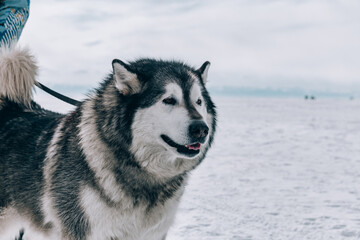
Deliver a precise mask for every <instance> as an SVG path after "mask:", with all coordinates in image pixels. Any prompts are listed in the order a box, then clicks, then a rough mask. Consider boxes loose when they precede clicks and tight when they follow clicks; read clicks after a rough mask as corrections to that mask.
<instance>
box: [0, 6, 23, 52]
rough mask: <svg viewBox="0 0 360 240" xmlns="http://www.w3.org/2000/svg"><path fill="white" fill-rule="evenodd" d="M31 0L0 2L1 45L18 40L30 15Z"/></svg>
mask: <svg viewBox="0 0 360 240" xmlns="http://www.w3.org/2000/svg"><path fill="white" fill-rule="evenodd" d="M29 6H30V0H5V1H1V3H0V46H2V45H4V44H7V45H9V44H11V43H12V42H14V41H18V40H19V38H20V35H21V33H22V30H23V28H24V26H25V23H26V21H27V19H28V17H29Z"/></svg>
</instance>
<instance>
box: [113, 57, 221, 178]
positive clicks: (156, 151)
mask: <svg viewBox="0 0 360 240" xmlns="http://www.w3.org/2000/svg"><path fill="white" fill-rule="evenodd" d="M209 66H210V63H209V62H205V63H204V64H203V65H202V66H201V67H200V68H199V69H194V68H191V67H189V66H187V65H185V64H183V63H179V62H165V61H156V60H151V59H143V60H139V61H136V62H132V63H130V64H125V63H124V62H122V61H120V60H114V61H113V78H114V81H115V86H116V88H117V90H118V91H119V93H120V94H121V95H122V97H123V98H125V99H126V98H127V99H128V101H129V102H132V104H131V105H132V106H133V110H134V112H135V113H134V114H133V119H132V123H131V135H132V140H131V152H132V154H134V156H135V159H136V161H138V163H139V164H140V165H141V166H142V167H144V168H145V169H147V170H148V171H150V172H152V173H154V174H157V175H159V176H163V177H171V176H174V175H177V174H181V173H184V172H186V171H189V170H191V169H193V168H194V167H195V166H197V165H198V164H199V163H200V162H201V160H202V159H203V158H204V157H205V154H206V152H207V150H208V148H209V146H210V145H211V143H212V140H213V136H214V132H215V128H216V119H215V118H216V112H215V106H214V104H213V102H212V101H211V99H210V96H209V94H208V92H207V90H206V88H205V85H206V81H207V73H208V69H209Z"/></svg>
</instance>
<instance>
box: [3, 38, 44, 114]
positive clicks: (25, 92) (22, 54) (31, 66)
mask: <svg viewBox="0 0 360 240" xmlns="http://www.w3.org/2000/svg"><path fill="white" fill-rule="evenodd" d="M37 71H38V67H37V64H36V60H35V57H34V56H33V55H31V54H30V51H29V49H27V48H20V47H18V46H16V45H15V44H13V45H12V46H11V47H6V46H3V47H1V48H0V97H6V98H8V99H9V100H11V101H14V102H16V103H18V104H21V105H24V106H25V107H30V104H31V100H32V95H33V88H34V85H35V84H36V80H35V78H36V76H37Z"/></svg>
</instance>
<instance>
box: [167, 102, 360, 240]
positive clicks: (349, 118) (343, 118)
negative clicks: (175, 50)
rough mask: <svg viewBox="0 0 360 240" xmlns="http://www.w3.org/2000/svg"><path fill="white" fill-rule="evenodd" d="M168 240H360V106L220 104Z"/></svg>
mask: <svg viewBox="0 0 360 240" xmlns="http://www.w3.org/2000/svg"><path fill="white" fill-rule="evenodd" d="M215 102H216V103H217V106H218V113H219V128H218V132H217V136H216V138H215V140H216V142H215V145H214V146H213V148H212V149H211V150H210V152H209V154H208V157H207V158H206V159H205V160H204V162H203V163H202V164H201V165H200V166H199V167H198V169H196V170H195V171H194V172H193V173H192V177H191V179H190V181H189V184H188V187H187V190H186V193H185V195H184V196H183V199H182V202H181V204H180V209H179V211H178V214H177V220H176V222H175V224H174V225H173V227H172V229H171V230H170V232H169V234H168V239H172V240H180V239H197V240H201V239H206V240H209V239H292V240H293V239H299V240H300V239H301V240H303V239H312V240H314V239H327V240H328V239H337V240H339V239H359V238H360V191H359V186H360V144H359V143H360V114H359V110H360V101H358V100H354V101H350V100H345V99H343V100H340V99H325V100H324V99H323V100H315V101H310V100H308V101H306V100H303V99H258V98H252V99H244V98H224V97H222V98H215Z"/></svg>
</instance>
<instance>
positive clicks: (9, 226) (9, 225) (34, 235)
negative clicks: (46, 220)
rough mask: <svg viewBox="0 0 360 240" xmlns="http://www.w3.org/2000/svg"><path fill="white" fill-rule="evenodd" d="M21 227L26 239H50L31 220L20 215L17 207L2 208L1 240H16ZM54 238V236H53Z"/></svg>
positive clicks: (0, 221) (0, 219)
mask: <svg viewBox="0 0 360 240" xmlns="http://www.w3.org/2000/svg"><path fill="white" fill-rule="evenodd" d="M20 229H24V230H25V233H26V235H24V238H23V239H24V240H48V239H49V238H48V236H45V235H44V234H43V233H42V232H41V231H38V230H37V229H36V227H34V226H33V225H32V224H31V221H30V220H29V219H27V218H26V217H24V216H23V215H20V214H19V213H18V212H17V210H16V209H14V208H12V207H9V208H7V209H5V210H2V213H1V216H0V240H14V239H15V237H19V231H20ZM51 239H54V238H51ZM54 240H56V239H54Z"/></svg>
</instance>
